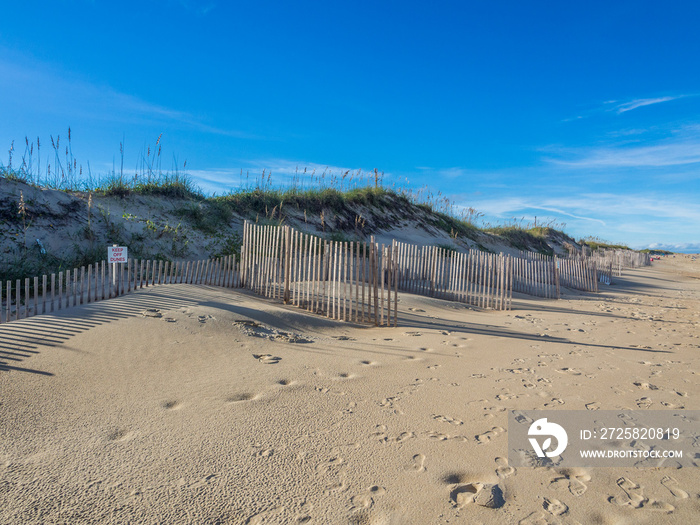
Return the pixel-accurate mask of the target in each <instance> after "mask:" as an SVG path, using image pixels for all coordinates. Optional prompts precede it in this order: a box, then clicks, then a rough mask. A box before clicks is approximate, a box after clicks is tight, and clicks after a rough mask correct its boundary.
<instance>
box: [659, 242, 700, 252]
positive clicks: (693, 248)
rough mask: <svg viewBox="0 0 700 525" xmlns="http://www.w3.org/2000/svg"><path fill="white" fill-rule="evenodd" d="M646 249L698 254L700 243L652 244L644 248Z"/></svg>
mask: <svg viewBox="0 0 700 525" xmlns="http://www.w3.org/2000/svg"><path fill="white" fill-rule="evenodd" d="M646 248H649V249H650V250H667V251H670V252H681V253H700V241H698V242H680V243H659V242H653V243H651V244H649V245H648V246H646Z"/></svg>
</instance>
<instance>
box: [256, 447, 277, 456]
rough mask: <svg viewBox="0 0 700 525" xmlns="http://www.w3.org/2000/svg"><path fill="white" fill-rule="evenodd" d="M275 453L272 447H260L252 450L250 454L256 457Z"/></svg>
mask: <svg viewBox="0 0 700 525" xmlns="http://www.w3.org/2000/svg"><path fill="white" fill-rule="evenodd" d="M274 453H275V450H274V449H272V448H262V447H261V448H260V449H258V450H255V451H253V453H252V456H253V457H256V458H269V457H270V456H272V455H273V454H274Z"/></svg>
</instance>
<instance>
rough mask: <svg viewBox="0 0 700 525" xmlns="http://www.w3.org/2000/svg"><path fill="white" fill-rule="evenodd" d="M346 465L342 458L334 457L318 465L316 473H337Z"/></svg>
mask: <svg viewBox="0 0 700 525" xmlns="http://www.w3.org/2000/svg"><path fill="white" fill-rule="evenodd" d="M343 463H345V460H344V459H343V458H342V457H340V456H333V457H331V458H328V459H327V460H325V461H322V462H321V463H319V464H318V465H316V472H320V473H327V472H331V471H335V470H337V469H339V468H340V466H341V465H342V464H343Z"/></svg>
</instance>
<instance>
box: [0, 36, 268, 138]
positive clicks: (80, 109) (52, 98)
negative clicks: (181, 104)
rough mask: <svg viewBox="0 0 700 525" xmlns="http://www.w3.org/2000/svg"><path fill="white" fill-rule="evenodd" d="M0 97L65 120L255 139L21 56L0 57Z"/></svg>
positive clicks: (246, 134) (30, 109) (0, 53)
mask: <svg viewBox="0 0 700 525" xmlns="http://www.w3.org/2000/svg"><path fill="white" fill-rule="evenodd" d="M3 51H4V49H2V48H0V55H2V54H5V53H3ZM8 54H9V53H8ZM0 98H2V99H3V100H4V101H5V102H7V103H15V104H19V105H23V104H24V105H26V106H27V107H26V108H22V110H23V111H24V112H25V113H29V112H34V113H37V114H41V115H58V116H60V117H62V118H63V120H65V121H66V122H74V121H75V119H78V118H80V119H90V120H98V121H102V122H125V123H137V124H144V123H150V122H155V123H168V124H172V123H179V124H181V125H184V126H187V127H191V128H194V129H196V130H198V131H202V132H205V133H212V134H217V135H226V136H233V137H238V138H258V137H255V136H254V135H251V134H248V133H245V132H243V131H240V130H235V129H222V128H219V127H216V126H213V125H211V124H209V123H208V122H206V120H205V119H202V118H200V117H198V116H196V115H193V114H192V113H190V112H188V111H183V110H180V109H176V108H169V107H166V106H162V105H159V104H156V103H153V102H150V101H147V100H144V99H142V98H140V97H138V96H135V95H133V94H129V93H124V92H121V91H119V90H116V89H114V88H112V87H111V86H108V85H103V84H98V83H94V82H92V81H88V80H86V79H83V78H79V77H77V76H75V75H72V74H71V73H69V72H65V71H62V70H60V69H57V68H56V67H54V66H52V65H50V64H42V63H38V62H36V61H34V60H31V59H28V58H26V57H14V59H13V60H10V59H7V58H2V59H0Z"/></svg>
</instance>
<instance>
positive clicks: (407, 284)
mask: <svg viewBox="0 0 700 525" xmlns="http://www.w3.org/2000/svg"><path fill="white" fill-rule="evenodd" d="M394 245H395V247H396V252H397V270H398V288H399V290H402V291H405V292H410V293H415V294H420V295H427V296H430V297H438V298H441V299H448V300H450V301H457V302H461V303H467V304H471V305H474V306H478V307H480V308H493V309H495V310H510V308H511V302H512V298H513V293H512V292H513V286H512V285H513V278H512V275H513V271H512V270H513V258H512V257H510V256H507V255H503V254H494V253H486V252H482V251H479V250H469V251H467V252H456V251H452V250H446V249H444V248H441V247H439V246H418V245H416V244H408V243H403V242H395V243H394Z"/></svg>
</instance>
